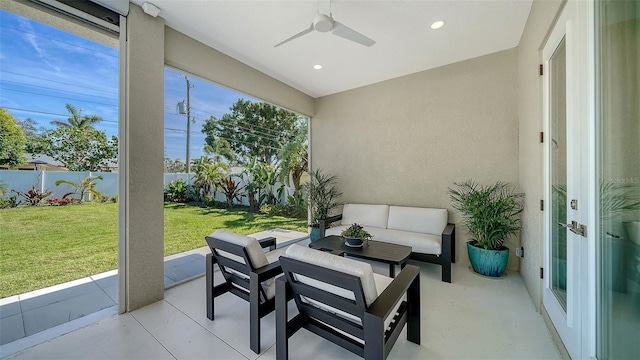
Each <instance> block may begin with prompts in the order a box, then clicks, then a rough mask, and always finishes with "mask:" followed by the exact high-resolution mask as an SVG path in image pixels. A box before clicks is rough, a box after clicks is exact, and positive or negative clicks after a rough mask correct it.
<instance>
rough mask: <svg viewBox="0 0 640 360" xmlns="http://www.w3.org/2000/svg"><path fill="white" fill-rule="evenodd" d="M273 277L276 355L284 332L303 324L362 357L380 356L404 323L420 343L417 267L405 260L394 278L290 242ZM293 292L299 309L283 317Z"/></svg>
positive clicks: (285, 351) (284, 350)
mask: <svg viewBox="0 0 640 360" xmlns="http://www.w3.org/2000/svg"><path fill="white" fill-rule="evenodd" d="M280 263H281V265H282V269H283V271H284V276H281V277H279V278H278V279H276V358H277V359H279V360H283V359H288V356H289V344H288V343H289V337H291V336H292V335H293V334H294V333H295V332H296V331H298V330H299V329H300V328H305V329H307V330H309V331H311V332H313V333H315V334H317V335H319V336H322V337H323V338H325V339H327V340H329V341H331V342H333V343H335V344H337V345H339V346H341V347H343V348H345V349H347V350H349V351H351V352H353V353H355V354H357V355H359V356H362V357H364V358H365V359H367V360H375V359H386V357H387V356H388V355H389V352H390V351H391V348H392V347H393V345H394V344H395V342H396V340H397V338H398V336H399V335H400V332H401V331H402V329H403V328H404V326H405V324H406V325H407V340H409V341H411V342H413V343H415V344H420V270H419V268H418V267H416V266H413V265H407V266H405V267H404V269H402V271H401V272H400V274H398V276H397V277H395V278H389V277H386V276H383V275H378V274H374V273H373V269H372V268H371V265H370V264H367V263H364V262H360V261H356V260H353V259H348V258H344V257H340V256H335V255H331V254H329V253H325V252H322V251H319V250H313V249H309V248H305V247H301V246H299V245H295V244H294V245H291V246H290V247H289V249H288V250H287V255H285V256H283V257H281V258H280ZM292 297H293V299H294V301H295V303H296V306H297V308H298V311H299V314H298V315H296V316H295V317H293V318H292V319H291V320H289V319H288V317H289V314H288V309H287V303H288V301H289V300H290V299H291V298H292Z"/></svg>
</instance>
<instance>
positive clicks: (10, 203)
mask: <svg viewBox="0 0 640 360" xmlns="http://www.w3.org/2000/svg"><path fill="white" fill-rule="evenodd" d="M16 206H18V200H17V199H16V197H15V196H10V197H8V198H0V209H6V208H14V207H16Z"/></svg>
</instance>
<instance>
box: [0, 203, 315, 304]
mask: <svg viewBox="0 0 640 360" xmlns="http://www.w3.org/2000/svg"><path fill="white" fill-rule="evenodd" d="M117 212H118V205H117V204H95V203H86V204H83V205H72V206H60V207H54V206H42V207H37V208H17V209H5V210H0V298H5V297H8V296H12V295H17V294H22V293H25V292H28V291H32V290H36V289H41V288H45V287H48V286H51V285H55V284H60V283H63V282H67V281H70V280H75V279H80V278H83V277H86V276H89V275H94V274H98V273H101V272H104V271H108V270H113V269H115V268H117V264H118V229H117V226H118V225H117V224H118V215H117ZM306 226H307V224H306V221H305V220H299V219H289V218H284V217H277V216H268V215H263V214H256V213H251V212H247V211H243V210H223V209H205V208H200V207H197V206H192V205H187V204H169V203H167V204H165V221H164V242H165V244H164V245H165V247H164V254H165V256H166V255H172V254H176V253H180V252H183V251H187V250H191V249H195V248H198V247H202V246H206V242H205V241H204V236H205V235H208V234H210V233H211V232H213V231H214V230H215V229H226V230H228V231H232V232H236V233H240V234H250V233H254V232H258V231H263V230H267V229H271V228H276V227H279V228H284V229H290V230H298V231H306Z"/></svg>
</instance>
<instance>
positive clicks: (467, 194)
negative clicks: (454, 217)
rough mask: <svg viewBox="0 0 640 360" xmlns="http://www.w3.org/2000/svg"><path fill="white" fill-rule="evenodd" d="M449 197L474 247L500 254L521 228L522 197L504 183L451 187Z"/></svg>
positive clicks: (466, 183)
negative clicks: (510, 238)
mask: <svg viewBox="0 0 640 360" xmlns="http://www.w3.org/2000/svg"><path fill="white" fill-rule="evenodd" d="M454 184H455V185H456V186H457V187H456V188H455V189H452V188H449V196H450V198H451V203H452V206H453V208H454V209H456V210H458V211H460V213H462V223H463V224H464V225H465V226H466V227H467V229H468V230H469V232H470V233H471V234H472V235H473V236H475V243H474V245H476V246H478V247H482V248H484V249H489V250H500V249H502V248H503V246H504V242H505V240H506V239H507V237H509V236H510V235H513V234H516V233H517V232H518V231H519V230H520V227H521V220H520V214H521V213H522V211H523V205H524V193H519V192H516V191H515V188H514V187H513V186H511V185H509V184H507V183H505V182H502V181H498V182H496V183H494V184H491V185H481V184H478V183H476V182H474V181H473V180H467V181H465V182H463V183H454Z"/></svg>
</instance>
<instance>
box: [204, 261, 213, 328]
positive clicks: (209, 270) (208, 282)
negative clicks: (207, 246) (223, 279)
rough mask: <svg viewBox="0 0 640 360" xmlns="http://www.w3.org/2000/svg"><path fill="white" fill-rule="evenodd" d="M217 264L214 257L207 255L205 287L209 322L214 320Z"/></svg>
mask: <svg viewBox="0 0 640 360" xmlns="http://www.w3.org/2000/svg"><path fill="white" fill-rule="evenodd" d="M214 263H215V260H214V259H213V256H212V255H211V254H207V256H206V266H207V269H206V271H205V273H206V281H205V285H206V287H207V290H206V291H207V305H206V306H207V318H208V319H209V320H213V318H214V316H215V315H214V304H213V301H214V298H215V296H214V294H213V265H214Z"/></svg>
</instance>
